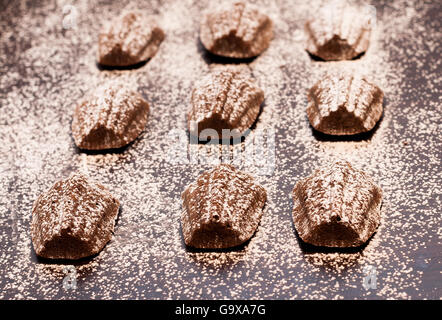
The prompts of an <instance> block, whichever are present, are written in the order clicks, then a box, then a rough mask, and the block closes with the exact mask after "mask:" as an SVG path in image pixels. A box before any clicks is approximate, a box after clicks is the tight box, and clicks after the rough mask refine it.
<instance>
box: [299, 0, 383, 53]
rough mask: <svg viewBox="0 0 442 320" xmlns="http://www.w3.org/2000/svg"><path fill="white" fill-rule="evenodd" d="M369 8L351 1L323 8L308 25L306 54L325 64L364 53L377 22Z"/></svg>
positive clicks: (335, 2) (333, 2) (334, 3)
mask: <svg viewBox="0 0 442 320" xmlns="http://www.w3.org/2000/svg"><path fill="white" fill-rule="evenodd" d="M370 8H371V7H369V6H367V5H357V4H355V3H350V2H349V1H332V2H330V3H328V4H327V5H325V6H324V7H322V8H321V9H320V10H319V11H318V12H316V13H315V14H313V17H312V18H311V19H309V20H308V21H307V22H306V25H305V28H306V32H307V36H308V42H307V51H308V52H310V53H311V54H313V55H315V56H317V57H320V58H322V59H324V60H349V59H352V58H354V57H356V56H358V55H360V54H361V53H363V52H365V51H366V50H367V48H368V45H369V42H370V34H371V29H372V24H373V23H374V21H373V20H374V19H376V16H375V15H374V16H373V12H371V11H370V10H369V9H370ZM374 14H375V11H374Z"/></svg>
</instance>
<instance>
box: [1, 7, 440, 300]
mask: <svg viewBox="0 0 442 320" xmlns="http://www.w3.org/2000/svg"><path fill="white" fill-rule="evenodd" d="M72 3H73V4H74V5H75V6H76V8H77V9H78V13H79V15H78V20H77V28H76V29H64V28H63V19H64V18H65V17H66V14H65V15H63V7H64V6H65V5H66V4H71V2H68V1H1V2H0V141H1V143H0V160H1V163H0V173H1V176H0V177H1V184H0V221H1V223H0V289H1V291H0V298H2V299H11V298H16V299H23V298H38V299H43V298H47V299H53V298H57V299H59V298H63V299H77V298H82V299H89V298H103V299H108V298H132V299H133V298H148V299H167V298H173V299H179V298H193V299H201V298H209V299H212V298H215V299H219V298H233V299H235V298H246V299H247V298H263V299H308V298H336V299H342V298H346V299H355V298H363V299H382V298H398V299H407V298H414V299H422V298H430V299H440V298H441V293H442V291H441V287H442V286H441V245H440V232H441V226H440V216H441V185H440V181H441V178H442V177H441V170H440V169H441V168H440V163H441V151H440V150H441V125H442V121H441V112H442V109H441V100H440V79H441V68H440V49H441V48H440V41H441V23H440V21H442V9H441V5H440V2H439V1H428V2H423V1H416V2H414V3H410V2H407V1H394V2H390V1H379V2H374V3H373V4H374V5H375V6H376V9H377V17H378V20H379V28H380V30H381V32H380V34H379V35H378V39H377V40H376V45H375V43H373V44H372V45H371V47H370V49H369V51H368V52H367V53H366V54H365V55H364V56H362V57H361V58H360V59H358V60H355V61H351V62H349V63H350V64H353V65H354V66H357V65H358V64H360V65H362V64H366V66H367V69H368V70H371V71H370V72H371V74H372V76H373V77H374V78H375V80H378V81H379V82H380V85H381V87H382V88H383V89H384V91H385V97H386V98H385V103H384V106H385V112H384V117H383V119H382V121H381V122H380V123H379V125H378V127H377V128H376V129H375V131H374V133H372V134H370V135H367V136H364V137H360V139H358V140H356V141H353V140H350V141H339V140H336V139H332V140H330V139H329V138H327V137H324V136H321V135H318V134H316V133H314V132H312V130H311V129H310V127H309V126H308V121H307V119H306V117H305V113H304V110H305V92H306V90H307V89H308V87H309V86H310V85H311V84H312V82H314V81H315V80H317V78H318V75H319V74H320V72H321V70H323V69H326V68H328V66H330V65H339V64H329V63H325V62H319V61H314V60H312V59H311V58H310V57H309V56H308V54H307V53H306V52H305V51H304V50H302V45H301V42H300V41H299V39H297V38H296V37H298V38H299V34H300V33H299V30H302V21H303V20H304V19H305V17H306V15H308V14H309V13H308V12H309V10H311V11H314V4H310V2H303V1H300V2H299V3H297V2H294V1H259V3H261V5H262V7H263V8H265V10H266V11H268V13H269V15H270V16H271V17H272V19H274V21H275V39H274V40H273V42H272V44H271V47H270V48H269V49H268V50H267V51H266V52H265V53H264V54H263V55H262V56H260V57H258V58H257V59H254V60H251V61H248V62H250V67H251V69H252V70H253V74H254V76H255V77H256V78H257V80H258V82H259V83H260V85H261V86H262V88H263V89H264V91H265V92H266V102H265V105H264V107H263V113H262V114H261V116H260V120H259V121H258V123H257V124H256V128H257V129H265V128H269V127H271V128H274V129H275V130H276V132H275V137H276V159H277V161H276V169H275V172H274V173H273V175H270V176H259V174H258V173H256V172H255V171H254V170H253V168H252V169H250V168H249V171H252V172H254V173H255V175H258V176H259V177H258V180H260V182H261V183H262V184H263V186H264V187H266V188H267V190H268V197H269V201H268V203H267V205H266V208H265V212H264V216H263V220H262V222H261V225H260V227H259V229H258V232H257V233H256V235H255V237H254V238H253V239H252V240H251V241H250V242H249V243H248V244H247V245H246V246H245V247H243V248H240V250H238V251H233V252H215V253H208V252H192V251H189V250H186V248H185V247H184V245H183V243H182V239H181V233H180V226H179V214H180V206H181V204H180V199H179V195H180V193H181V191H182V190H183V188H184V187H185V186H186V185H187V184H188V183H190V182H191V181H193V180H194V179H195V178H196V176H197V175H198V173H199V172H201V171H202V170H204V169H207V168H208V167H210V165H205V164H201V165H191V164H188V165H171V164H169V163H167V161H164V153H165V150H167V145H168V142H167V139H166V138H165V137H167V132H168V131H169V130H170V129H173V128H181V129H184V128H185V121H184V113H185V110H186V109H187V104H188V101H189V93H190V91H191V88H192V85H193V82H194V81H195V80H196V79H198V78H199V77H201V76H202V75H203V74H206V73H207V72H208V64H210V63H212V62H221V63H223V62H225V61H223V60H216V61H213V57H211V56H209V55H207V54H206V53H205V52H204V50H203V49H202V48H201V45H200V44H199V42H198V40H197V39H198V21H199V17H200V13H201V12H202V10H203V9H204V8H205V7H206V6H207V3H206V2H204V1H178V0H177V1H149V2H146V3H143V4H136V3H126V2H119V1H115V2H112V1H97V2H86V1H78V2H75V1H74V2H72ZM125 7H130V8H134V7H140V8H144V10H146V11H148V12H149V13H152V14H156V15H158V14H160V15H161V16H162V19H163V20H162V21H163V25H164V29H165V31H166V34H167V38H166V40H165V41H164V43H163V44H162V45H161V47H160V51H159V52H158V54H157V55H156V56H155V57H154V58H153V59H152V60H151V61H149V62H148V63H147V64H145V65H142V66H141V67H140V68H138V69H134V70H129V71H121V70H116V71H108V70H100V69H99V68H97V66H96V64H95V52H96V35H97V33H98V31H99V29H100V27H101V26H102V24H103V22H104V21H106V20H109V19H111V18H112V17H114V16H115V15H117V14H118V13H119V12H120V10H121V9H122V8H125ZM376 50H378V51H376ZM376 59H379V60H378V61H377V60H376ZM115 76H121V77H122V78H123V79H126V80H127V81H128V83H134V84H136V85H137V86H138V90H139V91H140V92H141V93H142V94H143V96H144V97H145V98H146V99H147V100H148V101H149V103H150V104H151V116H150V119H149V123H148V126H147V128H146V132H144V133H143V134H142V135H141V136H140V138H139V139H137V140H136V141H135V142H134V143H133V144H131V145H130V146H128V147H127V148H125V149H123V150H119V151H118V152H114V153H112V154H100V153H87V154H86V153H82V152H80V151H79V150H78V149H77V148H76V147H75V146H74V144H73V141H72V138H71V136H70V123H71V116H72V108H73V107H74V106H75V104H76V102H77V101H78V100H79V99H80V98H81V97H82V96H83V95H84V94H85V93H86V92H87V91H89V90H90V89H91V88H93V86H94V84H95V83H97V82H99V81H105V79H106V78H109V77H115ZM252 136H253V135H252ZM251 138H252V137H250V139H251ZM248 139H249V137H248ZM206 147H207V146H198V148H200V150H201V149H202V148H206ZM207 148H209V147H207ZM337 156H339V157H343V158H346V159H348V160H349V161H351V162H352V163H354V164H355V165H356V166H357V167H360V168H363V169H365V170H367V172H369V173H370V174H371V175H372V176H373V178H374V179H375V180H376V181H378V182H379V184H380V185H381V186H382V188H383V191H384V204H383V208H382V214H383V221H382V223H381V227H380V229H379V230H378V232H377V233H376V234H375V236H374V237H373V238H372V239H371V241H370V242H369V243H368V244H367V246H364V247H363V248H358V249H356V250H343V251H337V252H336V251H333V250H322V249H318V248H312V247H310V246H307V245H305V244H303V243H302V242H300V240H299V239H298V238H297V236H296V233H295V230H294V228H293V224H292V222H291V208H292V201H291V199H290V192H291V190H292V188H293V185H294V183H295V182H296V181H297V180H298V179H299V178H301V177H304V176H305V175H308V174H310V173H311V171H312V170H313V169H314V168H315V167H317V166H319V165H320V164H321V162H322V161H324V160H326V159H328V158H330V157H337ZM75 170H85V171H86V172H88V173H89V175H90V176H91V177H93V178H94V179H96V180H98V181H100V182H102V183H104V184H106V185H108V186H109V188H110V189H111V190H112V191H113V192H114V193H115V194H116V195H117V197H118V198H119V199H120V202H121V203H122V208H121V211H120V216H119V220H118V224H117V226H116V229H115V236H114V239H113V240H112V241H111V242H110V243H109V244H108V245H107V246H106V248H105V249H104V250H103V251H102V252H101V253H100V254H99V255H98V256H96V257H93V258H92V259H87V260H84V261H79V262H76V263H74V265H75V266H76V268H77V272H78V279H77V285H78V287H77V289H76V290H74V291H73V290H65V289H63V286H62V283H63V277H64V274H63V266H64V264H66V263H61V262H55V263H53V262H48V261H42V260H39V259H37V257H36V256H35V253H34V252H33V249H32V244H31V241H30V238H29V223H30V215H31V208H32V203H33V201H34V200H35V199H36V197H37V196H38V194H40V193H41V192H44V191H45V190H47V189H48V188H49V187H50V186H51V185H52V184H53V183H54V182H55V181H57V180H58V179H60V178H64V177H66V176H67V175H69V173H70V172H73V171H75ZM365 265H373V266H375V267H376V269H377V279H378V280H377V281H378V283H377V289H375V290H368V291H366V290H364V289H363V287H362V279H363V277H364V273H363V267H364V266H365Z"/></svg>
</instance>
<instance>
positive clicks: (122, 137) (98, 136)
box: [72, 81, 149, 150]
mask: <svg viewBox="0 0 442 320" xmlns="http://www.w3.org/2000/svg"><path fill="white" fill-rule="evenodd" d="M148 114H149V104H148V103H147V102H146V101H145V100H144V99H143V98H142V97H141V95H140V94H138V93H137V92H135V91H131V90H129V89H128V88H126V87H125V86H124V85H123V84H121V83H118V82H113V81H111V82H108V83H106V84H104V85H101V86H99V87H98V88H97V89H96V90H95V91H94V92H93V93H92V94H91V95H90V96H89V97H87V98H86V99H85V100H83V101H82V102H81V103H79V104H78V106H77V107H76V109H75V113H74V119H73V121H72V135H73V137H74V140H75V143H76V145H77V146H78V147H79V148H80V149H87V150H104V149H113V148H121V147H123V146H125V145H127V144H128V143H130V142H132V141H133V140H135V138H137V137H138V135H139V134H140V133H141V132H142V131H143V130H144V127H145V126H146V122H147V117H148Z"/></svg>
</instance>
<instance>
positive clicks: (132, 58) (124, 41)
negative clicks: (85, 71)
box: [98, 11, 164, 67]
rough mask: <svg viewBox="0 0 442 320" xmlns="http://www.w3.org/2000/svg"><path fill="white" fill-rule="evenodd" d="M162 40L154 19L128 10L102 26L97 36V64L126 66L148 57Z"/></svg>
mask: <svg viewBox="0 0 442 320" xmlns="http://www.w3.org/2000/svg"><path fill="white" fill-rule="evenodd" d="M163 40H164V32H163V30H162V29H161V28H160V27H159V26H158V25H157V23H156V22H155V19H154V18H152V17H150V16H147V15H145V14H144V13H142V12H141V11H129V12H125V13H123V14H121V15H120V16H119V17H117V18H115V19H114V20H113V21H112V22H111V23H110V24H108V25H106V26H105V27H103V29H102V30H101V31H100V35H99V37H98V63H99V64H101V65H104V66H111V67H127V66H131V65H135V64H138V63H140V62H143V61H146V60H148V59H149V58H152V57H153V56H154V55H155V53H156V52H157V51H158V48H159V46H160V44H161V42H162V41H163Z"/></svg>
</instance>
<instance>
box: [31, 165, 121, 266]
mask: <svg viewBox="0 0 442 320" xmlns="http://www.w3.org/2000/svg"><path fill="white" fill-rule="evenodd" d="M119 206H120V203H119V201H118V200H117V199H116V198H114V197H113V196H112V195H111V194H110V193H109V191H108V190H107V189H106V188H105V187H103V186H102V185H101V184H99V183H96V182H93V181H90V180H88V179H87V178H86V177H85V176H84V175H82V174H79V173H75V174H73V175H72V176H70V177H69V178H68V179H65V180H61V181H58V182H57V183H55V184H54V185H53V186H52V187H51V188H50V189H49V190H48V191H47V192H44V193H42V194H41V195H40V196H39V197H38V199H37V200H36V201H35V203H34V206H33V208H32V223H31V237H32V243H33V246H34V250H35V252H36V254H37V255H38V256H40V257H43V258H48V259H80V258H84V257H88V256H91V255H94V254H97V253H98V252H100V251H101V249H103V247H104V246H105V245H106V243H107V242H109V240H110V239H111V237H112V233H113V230H114V225H115V220H116V219H117V215H118V208H119Z"/></svg>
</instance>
